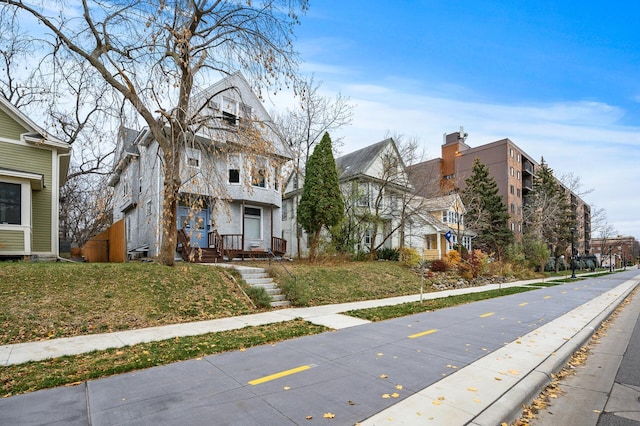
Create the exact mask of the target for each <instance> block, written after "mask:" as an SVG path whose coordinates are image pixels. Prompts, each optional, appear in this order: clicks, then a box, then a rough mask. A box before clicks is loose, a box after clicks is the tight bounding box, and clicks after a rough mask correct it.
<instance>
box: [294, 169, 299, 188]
mask: <svg viewBox="0 0 640 426" xmlns="http://www.w3.org/2000/svg"><path fill="white" fill-rule="evenodd" d="M293 189H298V173H296V174H294V175H293Z"/></svg>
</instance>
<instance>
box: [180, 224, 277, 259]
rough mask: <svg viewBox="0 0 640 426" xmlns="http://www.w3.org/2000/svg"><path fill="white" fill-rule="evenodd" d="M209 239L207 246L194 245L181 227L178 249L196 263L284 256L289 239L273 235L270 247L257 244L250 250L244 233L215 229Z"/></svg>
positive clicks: (210, 233)
mask: <svg viewBox="0 0 640 426" xmlns="http://www.w3.org/2000/svg"><path fill="white" fill-rule="evenodd" d="M207 241H208V244H207V247H192V246H191V238H190V237H189V235H187V233H186V231H185V230H184V229H179V230H178V245H177V249H176V251H177V252H178V253H180V255H181V257H182V259H183V260H184V261H186V262H196V263H217V262H220V261H231V260H235V259H239V260H245V259H262V258H269V257H282V256H284V254H285V252H286V251H287V241H286V240H284V239H282V238H278V237H271V246H270V247H266V248H265V247H258V246H256V247H249V249H248V250H247V249H246V246H245V236H244V234H218V231H215V230H214V231H209V232H208V236H207Z"/></svg>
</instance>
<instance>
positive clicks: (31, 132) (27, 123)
mask: <svg viewBox="0 0 640 426" xmlns="http://www.w3.org/2000/svg"><path fill="white" fill-rule="evenodd" d="M0 108H2V109H3V110H4V111H5V112H6V113H7V114H8V115H9V117H11V118H12V119H13V120H15V121H16V122H17V123H18V124H20V126H22V127H23V128H24V129H25V132H24V133H23V137H24V139H25V141H27V142H37V143H40V144H43V145H47V146H51V147H54V148H59V149H63V150H67V151H68V150H70V149H71V146H70V145H69V144H68V143H67V142H64V141H62V140H60V139H58V138H56V137H55V136H53V135H51V134H49V133H47V132H46V131H45V130H44V129H42V128H41V127H40V126H38V125H37V124H36V123H35V122H33V121H32V120H31V119H30V118H29V117H27V116H26V115H25V114H24V113H23V112H22V111H20V110H19V109H18V108H16V107H15V106H14V105H13V104H12V103H11V102H9V101H8V100H7V99H6V98H5V97H4V96H0Z"/></svg>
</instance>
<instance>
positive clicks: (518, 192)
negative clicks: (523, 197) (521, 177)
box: [516, 188, 520, 198]
mask: <svg viewBox="0 0 640 426" xmlns="http://www.w3.org/2000/svg"><path fill="white" fill-rule="evenodd" d="M516 192H517V195H518V198H520V188H518V189H517V190H516Z"/></svg>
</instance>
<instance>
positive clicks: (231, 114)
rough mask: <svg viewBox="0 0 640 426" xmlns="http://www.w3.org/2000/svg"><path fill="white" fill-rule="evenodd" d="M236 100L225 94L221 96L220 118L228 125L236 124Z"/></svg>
mask: <svg viewBox="0 0 640 426" xmlns="http://www.w3.org/2000/svg"><path fill="white" fill-rule="evenodd" d="M237 119H238V102H236V101H234V100H233V99H231V98H227V97H226V96H225V97H223V98H222V120H223V121H224V122H225V124H228V125H230V126H237V125H238V120H237Z"/></svg>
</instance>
